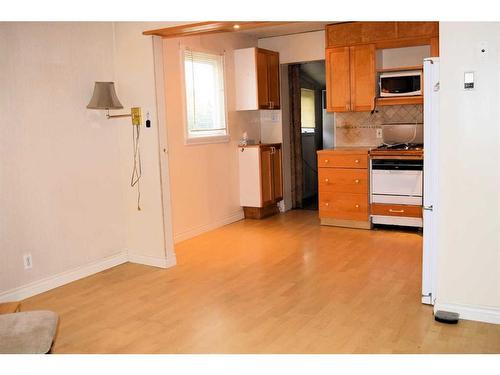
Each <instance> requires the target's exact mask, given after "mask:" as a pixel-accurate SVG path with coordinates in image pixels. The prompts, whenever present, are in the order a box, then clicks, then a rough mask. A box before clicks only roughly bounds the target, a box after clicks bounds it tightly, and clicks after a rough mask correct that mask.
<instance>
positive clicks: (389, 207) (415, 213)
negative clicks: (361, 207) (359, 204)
mask: <svg viewBox="0 0 500 375" xmlns="http://www.w3.org/2000/svg"><path fill="white" fill-rule="evenodd" d="M371 212H372V214H373V215H383V216H400V217H419V218H421V217H422V206H413V205H405V204H385V203H372V205H371Z"/></svg>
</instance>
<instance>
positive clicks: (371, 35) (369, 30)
mask: <svg viewBox="0 0 500 375" xmlns="http://www.w3.org/2000/svg"><path fill="white" fill-rule="evenodd" d="M358 23H359V24H360V25H361V26H360V28H361V42H362V43H374V42H376V41H378V40H390V39H395V38H397V28H396V23H395V22H358ZM351 44H353V43H351Z"/></svg>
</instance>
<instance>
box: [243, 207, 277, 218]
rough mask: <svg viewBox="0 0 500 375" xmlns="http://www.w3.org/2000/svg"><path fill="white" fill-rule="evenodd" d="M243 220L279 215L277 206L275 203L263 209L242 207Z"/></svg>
mask: <svg viewBox="0 0 500 375" xmlns="http://www.w3.org/2000/svg"><path fill="white" fill-rule="evenodd" d="M243 212H244V213H245V219H257V220H260V219H264V218H266V217H269V216H273V215H276V214H277V213H279V209H278V205H277V204H276V203H273V204H270V205H267V206H264V207H243Z"/></svg>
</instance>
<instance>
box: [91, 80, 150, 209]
mask: <svg viewBox="0 0 500 375" xmlns="http://www.w3.org/2000/svg"><path fill="white" fill-rule="evenodd" d="M87 108H88V109H105V110H106V118H108V119H110V118H122V117H131V118H132V125H134V126H133V127H132V130H133V140H134V168H133V170H132V177H131V179H130V186H132V187H134V186H136V185H137V209H138V210H139V211H140V210H141V205H140V201H141V191H140V184H139V180H140V179H141V175H142V165H141V151H140V148H139V135H140V128H141V127H140V125H141V122H142V118H141V117H142V116H141V108H140V107H132V108H131V109H130V113H124V114H120V115H110V114H109V110H110V109H123V105H122V103H120V101H119V100H118V96H117V95H116V91H115V83H114V82H96V83H95V85H94V93H93V94H92V98H91V99H90V102H89V104H88V105H87Z"/></svg>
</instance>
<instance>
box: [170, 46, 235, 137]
mask: <svg viewBox="0 0 500 375" xmlns="http://www.w3.org/2000/svg"><path fill="white" fill-rule="evenodd" d="M179 50H180V56H179V57H180V66H181V87H182V95H181V97H182V118H183V126H184V145H186V146H190V145H200V144H210V143H227V142H229V141H230V140H231V136H230V134H229V123H228V110H227V80H226V54H225V52H222V53H221V52H217V51H208V50H204V49H200V48H189V47H188V46H181V47H180V48H179ZM186 50H187V51H194V52H202V53H208V54H212V55H220V56H222V75H223V81H224V119H225V122H226V134H225V135H220V134H217V135H208V136H204V137H190V136H189V125H188V119H187V97H186V76H185V74H186V72H185V68H184V63H185V62H184V55H185V51H186Z"/></svg>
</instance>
